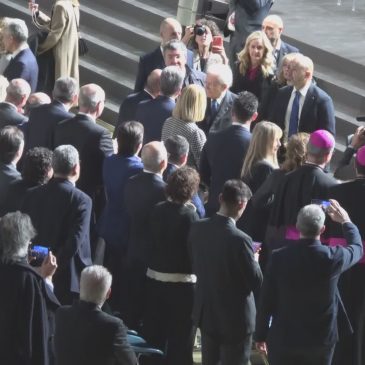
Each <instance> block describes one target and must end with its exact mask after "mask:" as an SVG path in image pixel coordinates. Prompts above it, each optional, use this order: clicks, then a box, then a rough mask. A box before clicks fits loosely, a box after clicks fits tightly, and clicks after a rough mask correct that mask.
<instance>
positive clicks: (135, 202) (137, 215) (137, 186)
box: [124, 172, 166, 263]
mask: <svg viewBox="0 0 365 365" xmlns="http://www.w3.org/2000/svg"><path fill="white" fill-rule="evenodd" d="M165 186H166V184H165V182H164V181H163V180H162V178H161V177H160V176H158V175H156V174H150V173H147V172H141V173H139V174H138V175H135V176H132V177H131V178H130V179H129V181H128V182H127V185H126V187H125V190H124V201H125V205H126V209H127V214H128V217H129V221H130V226H129V229H130V234H129V244H128V257H129V259H130V260H135V259H136V260H138V261H141V262H144V263H147V257H148V245H149V244H148V243H149V239H150V235H149V232H148V222H149V218H150V214H151V212H152V209H153V207H154V206H155V205H156V204H157V203H158V202H160V201H163V200H165Z"/></svg>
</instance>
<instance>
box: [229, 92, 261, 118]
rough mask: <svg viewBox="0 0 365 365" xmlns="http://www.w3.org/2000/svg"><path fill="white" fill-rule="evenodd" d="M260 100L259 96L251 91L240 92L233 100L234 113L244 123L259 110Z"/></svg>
mask: <svg viewBox="0 0 365 365" xmlns="http://www.w3.org/2000/svg"><path fill="white" fill-rule="evenodd" d="M258 106H259V101H258V100H257V97H256V96H255V95H254V94H252V93H250V92H249V91H243V92H241V93H239V94H238V96H237V98H236V99H235V100H234V101H233V106H232V114H234V115H235V117H236V118H237V119H238V120H239V121H240V122H242V123H244V122H247V121H248V120H249V119H251V118H252V116H253V115H254V114H255V113H256V112H257V108H258Z"/></svg>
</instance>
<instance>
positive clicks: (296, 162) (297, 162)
mask: <svg viewBox="0 0 365 365" xmlns="http://www.w3.org/2000/svg"><path fill="white" fill-rule="evenodd" d="M308 141H309V134H308V133H303V132H301V133H297V134H293V135H292V136H291V137H290V138H289V140H288V144H287V145H286V152H285V161H284V162H283V165H282V166H281V169H282V170H284V171H285V172H290V171H293V170H296V169H297V168H298V167H300V166H302V165H303V163H304V162H305V158H306V154H307V143H308Z"/></svg>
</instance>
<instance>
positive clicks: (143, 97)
mask: <svg viewBox="0 0 365 365" xmlns="http://www.w3.org/2000/svg"><path fill="white" fill-rule="evenodd" d="M161 72H162V70H160V69H154V70H153V71H152V72H151V73H150V74H149V75H148V77H147V80H146V84H145V86H144V89H143V90H141V91H138V92H136V93H133V94H130V95H128V96H127V97H126V98H125V99H124V100H123V102H122V104H121V105H120V108H119V115H118V122H117V125H116V126H115V129H114V134H113V138H117V131H118V127H119V126H120V125H121V124H122V123H124V122H129V121H132V120H135V119H136V112H137V106H138V104H139V103H140V102H142V101H148V100H153V99H155V98H157V96H158V95H160V77H161Z"/></svg>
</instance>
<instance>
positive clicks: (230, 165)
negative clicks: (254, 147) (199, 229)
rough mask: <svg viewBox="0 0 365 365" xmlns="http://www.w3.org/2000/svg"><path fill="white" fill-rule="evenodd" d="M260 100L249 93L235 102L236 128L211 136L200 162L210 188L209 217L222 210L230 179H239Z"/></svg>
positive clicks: (233, 113) (203, 180) (233, 117)
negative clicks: (223, 197) (225, 187)
mask: <svg viewBox="0 0 365 365" xmlns="http://www.w3.org/2000/svg"><path fill="white" fill-rule="evenodd" d="M257 108H258V100H257V98H256V96H255V95H254V94H252V93H250V92H248V91H244V92H242V93H240V94H239V95H238V97H237V98H235V99H234V101H233V106H232V119H233V124H232V125H231V126H229V127H228V128H226V129H224V130H222V131H220V132H217V133H211V134H209V136H208V140H207V142H206V144H205V146H204V148H203V151H202V155H201V158H200V176H201V181H202V182H203V183H204V184H205V185H206V186H207V187H208V188H209V198H208V202H207V204H206V210H207V215H208V216H212V215H213V214H214V213H215V212H217V210H218V209H219V200H218V197H219V194H220V192H221V191H222V187H223V185H224V183H225V182H226V181H227V180H229V179H239V178H240V176H241V172H242V166H243V161H244V159H245V157H246V153H247V150H248V146H249V145H250V141H251V132H250V126H251V122H252V121H254V120H255V119H256V118H257Z"/></svg>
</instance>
